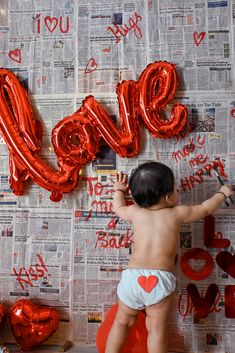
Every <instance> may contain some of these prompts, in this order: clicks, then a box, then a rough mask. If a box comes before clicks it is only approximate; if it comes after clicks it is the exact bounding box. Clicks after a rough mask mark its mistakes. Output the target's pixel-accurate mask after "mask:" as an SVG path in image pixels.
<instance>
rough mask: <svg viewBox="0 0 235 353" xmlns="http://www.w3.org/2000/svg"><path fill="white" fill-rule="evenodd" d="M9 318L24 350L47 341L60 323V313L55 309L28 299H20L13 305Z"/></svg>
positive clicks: (17, 339)
mask: <svg viewBox="0 0 235 353" xmlns="http://www.w3.org/2000/svg"><path fill="white" fill-rule="evenodd" d="M9 319H10V324H11V328H12V332H13V334H14V336H15V338H16V341H17V342H18V343H19V345H20V347H21V349H22V350H31V348H32V347H34V346H37V345H39V344H41V343H43V342H44V341H46V340H47V339H48V338H49V337H50V336H51V335H52V334H53V333H54V332H55V331H56V329H57V327H58V324H59V314H58V313H57V311H56V310H55V309H52V308H49V307H43V306H38V305H36V304H34V303H32V302H31V301H30V300H27V299H21V300H18V301H17V302H16V303H15V304H14V305H12V307H11V308H10V312H9Z"/></svg>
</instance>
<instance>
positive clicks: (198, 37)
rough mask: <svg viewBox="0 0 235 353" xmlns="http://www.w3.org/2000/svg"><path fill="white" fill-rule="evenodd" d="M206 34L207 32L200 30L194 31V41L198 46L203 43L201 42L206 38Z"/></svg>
mask: <svg viewBox="0 0 235 353" xmlns="http://www.w3.org/2000/svg"><path fill="white" fill-rule="evenodd" d="M205 35H206V32H201V33H198V32H196V31H195V32H194V33H193V39H194V42H195V44H196V46H197V47H198V46H199V45H200V44H201V42H202V41H203V39H204V38H205Z"/></svg>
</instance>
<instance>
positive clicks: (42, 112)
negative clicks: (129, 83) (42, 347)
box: [0, 0, 235, 353]
mask: <svg viewBox="0 0 235 353" xmlns="http://www.w3.org/2000/svg"><path fill="white" fill-rule="evenodd" d="M0 9H1V11H0V38H1V40H0V67H1V68H6V69H8V70H10V71H11V72H13V73H14V74H15V75H16V76H17V77H18V78H19V80H20V82H21V83H22V85H23V86H24V87H25V89H26V90H27V92H28V95H29V99H30V102H31V104H32V109H33V113H34V116H35V118H37V119H39V121H40V122H41V124H42V128H43V136H42V141H41V144H40V147H41V151H40V153H39V154H38V155H37V158H40V159H41V160H43V162H44V163H46V164H47V165H48V167H49V168H50V169H51V170H52V171H56V170H58V158H57V156H56V154H55V151H54V147H53V144H52V140H51V137H52V131H53V128H54V127H55V126H56V124H57V123H58V122H59V121H61V120H62V119H63V118H65V117H67V116H70V115H71V114H73V113H74V112H75V111H76V110H78V109H79V108H80V106H81V105H82V101H83V100H84V99H85V97H86V96H88V95H93V96H94V97H95V99H96V100H97V102H98V103H99V104H100V105H101V106H102V107H103V108H104V109H105V110H106V112H107V114H108V115H109V117H110V119H111V120H112V121H113V122H114V123H115V124H116V125H117V127H119V121H120V112H119V106H118V99H117V95H116V89H117V84H118V83H120V82H122V81H123V80H138V78H139V77H140V75H141V73H142V72H143V70H144V69H145V68H146V67H147V66H148V65H149V64H150V63H153V62H155V61H163V62H164V61H168V62H170V63H173V64H175V68H176V71H177V77H178V85H177V93H176V95H175V98H174V99H173V100H172V102H170V103H169V104H168V105H167V107H166V109H165V110H164V111H161V112H160V113H161V116H162V115H165V118H166V119H169V117H170V114H171V109H172V106H173V105H174V104H175V103H180V104H184V105H185V106H186V107H187V110H188V118H187V124H186V128H185V130H184V131H182V132H181V133H179V134H178V135H177V136H174V137H172V138H171V139H159V138H155V137H153V136H152V135H151V133H150V132H149V130H148V127H147V126H145V124H144V123H143V121H142V119H141V116H140V114H138V119H139V121H140V123H139V130H140V138H141V151H140V153H139V154H138V155H136V156H135V157H132V158H121V157H120V156H118V155H117V154H116V153H115V152H114V151H113V150H112V148H111V147H110V146H109V145H108V144H107V143H105V141H104V140H102V139H101V141H100V146H99V152H98V153H97V158H96V159H94V160H93V161H91V162H90V163H88V164H87V165H86V166H83V167H82V168H81V171H80V173H79V183H78V186H77V188H76V189H75V190H74V191H72V192H70V193H67V194H64V195H63V198H62V200H61V201H60V202H53V201H51V200H50V192H48V191H47V190H45V189H43V188H42V187H40V186H39V185H38V184H37V183H36V182H32V181H30V180H27V181H26V183H25V189H24V195H23V196H20V197H18V196H16V195H15V194H14V193H13V191H12V190H11V188H10V184H9V177H10V173H11V170H10V168H9V150H8V146H7V145H6V143H5V141H4V136H3V132H2V131H1V126H2V124H3V123H4V121H3V120H2V117H1V122H0V227H1V228H0V245H1V247H0V251H1V257H0V298H2V300H3V302H4V303H5V304H6V306H7V307H8V308H9V307H10V305H12V304H14V303H15V302H16V301H17V299H21V298H27V299H30V300H32V301H33V302H35V303H37V304H38V305H46V306H50V307H54V308H56V309H57V310H58V312H59V314H60V324H59V328H58V330H57V331H56V333H55V334H54V335H53V336H52V337H51V338H50V339H49V340H48V341H47V342H45V344H49V345H52V344H53V345H54V344H60V343H61V342H62V343H63V342H64V341H65V340H67V339H71V340H72V341H73V342H74V344H75V345H76V346H83V345H85V346H95V342H96V333H97V331H98V330H99V327H100V325H101V324H102V322H104V320H105V317H106V314H107V312H108V310H109V309H110V308H111V307H112V306H113V305H114V304H115V303H116V302H117V294H116V289H117V284H118V282H119V279H120V277H121V273H122V271H123V270H124V269H125V268H126V267H127V266H128V261H129V258H130V256H131V253H132V251H133V229H132V227H131V224H130V223H128V222H124V221H123V220H121V219H120V218H118V217H117V216H116V215H115V213H114V210H113V201H112V195H113V184H112V180H113V176H114V174H115V173H116V172H117V171H119V170H122V171H124V172H125V173H127V174H128V175H130V173H131V171H132V170H133V169H134V168H136V167H137V166H138V165H140V164H141V163H143V162H145V161H148V160H158V161H160V162H162V163H165V164H167V165H169V166H170V167H171V168H172V170H173V171H174V174H175V177H176V184H177V188H178V190H179V195H180V202H182V203H185V204H192V203H194V204H195V203H200V202H202V201H203V200H205V199H206V198H208V197H210V196H211V195H213V193H214V192H215V190H218V189H219V187H220V184H219V182H218V180H217V178H216V175H215V172H214V169H216V170H217V172H219V173H220V175H221V177H222V179H223V180H224V181H225V182H226V181H228V182H229V183H231V184H233V185H235V172H234V171H235V137H234V136H235V134H234V132H235V125H234V122H235V120H234V119H235V99H234V93H235V92H234V38H235V31H234V29H235V0H210V1H206V0H188V1H183V0H161V1H160V0H147V1H144V0H132V1H127V0H119V1H115V0H113V1H108V0H92V1H91V0H79V1H75V0H66V1H64V0H49V1H47V2H44V1H28V0H15V1H10V0H0ZM159 84H161V83H159ZM156 93H157V92H156ZM8 98H9V97H8ZM0 104H2V102H0ZM137 108H138V107H137ZM10 109H12V108H10ZM71 138H72V137H71ZM127 202H128V203H131V202H132V200H131V198H130V197H127ZM234 209H235V204H231V202H229V207H228V206H227V205H226V204H224V205H222V206H221V208H220V209H219V210H218V212H217V213H216V214H215V215H214V229H215V234H211V233H210V236H211V237H213V239H217V240H221V239H227V240H228V241H229V246H228V247H226V248H213V247H212V248H210V247H208V246H206V245H207V244H205V230H204V223H205V220H201V221H198V222H195V223H194V224H190V225H188V224H185V225H183V226H182V228H181V230H180V239H179V245H178V254H177V262H176V266H175V275H176V276H177V280H178V282H177V288H176V291H175V293H174V310H172V313H171V319H170V327H169V343H170V347H169V349H170V351H172V352H185V353H204V352H215V353H233V351H234V344H235V339H234V337H235V334H234V331H235V324H234V318H231V317H228V314H227V312H228V300H229V299H228V298H229V295H228V293H227V290H228V289H229V288H231V289H232V288H233V286H235V280H234V277H233V276H232V275H231V272H230V271H229V270H228V269H226V268H224V266H223V264H222V265H221V262H220V261H219V260H218V259H219V258H220V256H221V255H220V254H221V253H222V256H228V257H232V256H233V255H234V247H235V244H234V214H235V211H234ZM193 249H200V251H201V253H203V254H204V255H206V256H207V257H208V258H209V259H210V261H211V264H212V265H213V266H212V269H211V271H210V273H209V274H208V276H207V277H206V278H204V279H200V280H193V279H191V278H189V277H187V276H186V275H185V273H184V272H183V270H182V266H181V261H182V258H183V257H184V255H185V254H186V255H187V253H188V252H189V251H190V250H193ZM223 252H227V253H226V254H227V255H226V254H224V253H223ZM189 265H190V266H191V267H190V268H191V270H192V271H194V272H199V273H200V271H201V269H202V268H203V266H204V263H203V259H201V260H197V261H195V260H194V259H191V261H190V264H189ZM221 266H222V267H221ZM232 266H233V265H232ZM232 274H233V273H232ZM189 284H193V285H194V286H196V289H197V291H198V293H199V295H200V296H201V298H202V297H205V295H206V293H207V291H208V288H209V287H210V285H214V286H216V287H214V288H216V290H217V291H218V295H217V297H216V299H215V300H214V302H213V305H212V307H211V309H210V312H209V314H208V315H207V316H206V317H205V318H198V316H197V314H196V309H195V307H194V305H193V302H192V299H191V297H190V295H189V292H188V290H187V287H188V285H189ZM194 288H195V287H194ZM13 341H14V337H13V334H12V332H11V329H10V326H9V322H7V324H6V326H5V328H4V342H13Z"/></svg>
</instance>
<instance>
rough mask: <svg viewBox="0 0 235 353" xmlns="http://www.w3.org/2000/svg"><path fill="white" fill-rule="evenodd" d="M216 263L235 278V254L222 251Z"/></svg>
mask: <svg viewBox="0 0 235 353" xmlns="http://www.w3.org/2000/svg"><path fill="white" fill-rule="evenodd" d="M216 262H217V264H218V265H219V267H220V268H222V270H223V271H224V272H226V273H228V274H229V275H230V276H231V277H233V278H235V254H231V253H230V252H228V251H221V252H220V253H219V254H218V255H217V256H216Z"/></svg>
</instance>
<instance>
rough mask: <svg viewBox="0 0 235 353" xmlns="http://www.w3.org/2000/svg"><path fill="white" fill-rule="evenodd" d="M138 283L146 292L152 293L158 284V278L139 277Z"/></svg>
mask: <svg viewBox="0 0 235 353" xmlns="http://www.w3.org/2000/svg"><path fill="white" fill-rule="evenodd" d="M138 283H139V285H140V287H141V288H143V290H145V292H147V293H150V292H151V291H152V290H153V288H154V287H156V285H157V283H158V278H157V276H148V277H147V276H139V277H138Z"/></svg>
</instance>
